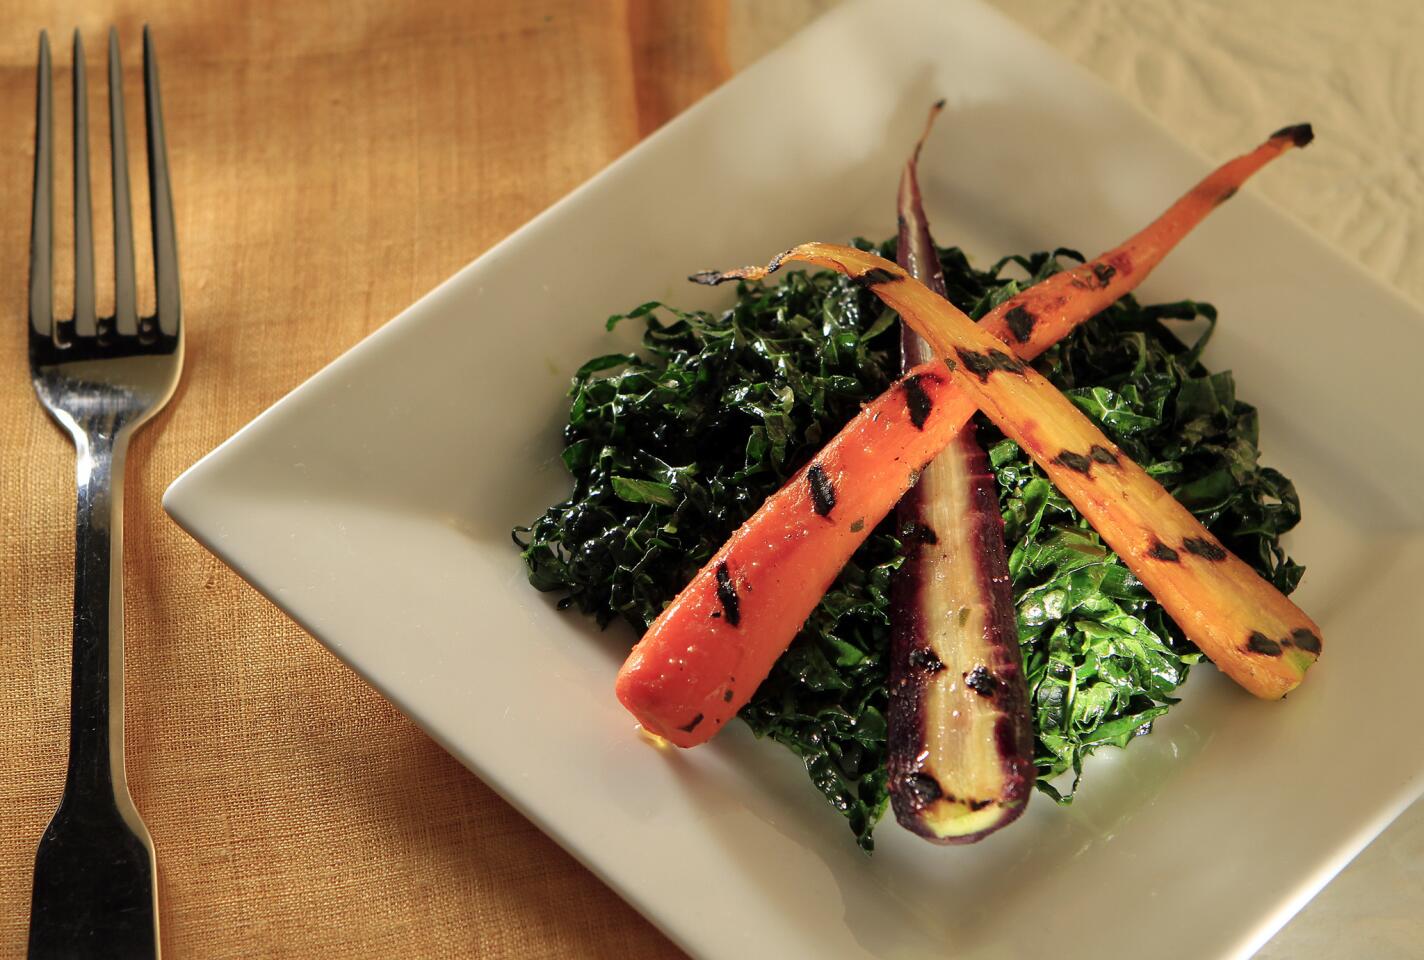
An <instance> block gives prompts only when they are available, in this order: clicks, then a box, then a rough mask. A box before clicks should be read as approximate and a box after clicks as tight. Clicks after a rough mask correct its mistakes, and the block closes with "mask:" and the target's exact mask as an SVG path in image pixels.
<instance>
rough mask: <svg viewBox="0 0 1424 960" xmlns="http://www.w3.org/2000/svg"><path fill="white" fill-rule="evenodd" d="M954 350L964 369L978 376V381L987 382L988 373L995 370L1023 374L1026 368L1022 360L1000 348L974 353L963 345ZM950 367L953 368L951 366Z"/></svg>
mask: <svg viewBox="0 0 1424 960" xmlns="http://www.w3.org/2000/svg"><path fill="white" fill-rule="evenodd" d="M954 352H955V353H956V354H958V356H959V360H960V362H961V363H963V364H964V369H966V370H968V371H969V372H970V373H972V374H974V375H975V376H976V377H978V378H979V382H980V383H988V382H989V374H991V373H993V372H994V371H995V370H1002V371H1003V372H1005V373H1016V374H1018V375H1019V376H1023V373H1024V370H1025V369H1027V368H1026V366H1025V364H1024V362H1023V361H1022V360H1020V359H1018V358H1017V357H1011V356H1009V355H1008V354H1007V353H1005V352H1004V351H1002V350H989V351H986V352H985V353H976V352H975V351H973V350H965V349H964V348H963V347H955V348H954ZM951 369H953V368H952V367H951Z"/></svg>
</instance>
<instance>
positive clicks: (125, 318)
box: [109, 27, 138, 337]
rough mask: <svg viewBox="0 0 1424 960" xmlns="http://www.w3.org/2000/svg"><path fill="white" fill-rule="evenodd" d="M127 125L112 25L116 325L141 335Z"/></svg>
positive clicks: (111, 144) (116, 37) (128, 334)
mask: <svg viewBox="0 0 1424 960" xmlns="http://www.w3.org/2000/svg"><path fill="white" fill-rule="evenodd" d="M125 130H126V128H125V124H124V68H123V64H122V63H121V61H120V60H119V31H118V30H117V29H115V28H113V27H110V28H109V154H110V158H111V163H110V169H111V171H112V172H113V180H114V327H115V328H116V329H117V331H118V333H119V335H120V336H126V337H132V336H137V335H138V302H137V295H136V294H135V292H134V291H135V289H136V284H135V282H134V241H133V204H131V203H130V202H129V141H128V134H127V133H126V132H125Z"/></svg>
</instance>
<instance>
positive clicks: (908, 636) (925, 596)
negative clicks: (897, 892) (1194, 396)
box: [885, 101, 1035, 843]
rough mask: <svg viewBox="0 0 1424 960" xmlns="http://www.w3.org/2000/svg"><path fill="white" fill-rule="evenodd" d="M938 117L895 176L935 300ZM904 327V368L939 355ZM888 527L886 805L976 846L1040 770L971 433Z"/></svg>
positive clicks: (992, 518)
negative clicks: (930, 185) (896, 560)
mask: <svg viewBox="0 0 1424 960" xmlns="http://www.w3.org/2000/svg"><path fill="white" fill-rule="evenodd" d="M943 106H944V101H940V102H939V103H937V104H935V105H934V108H933V109H932V110H931V111H930V117H929V121H928V122H927V123H926V124H925V132H924V134H923V135H922V136H921V137H920V141H919V143H917V144H916V145H915V149H914V152H913V153H911V155H910V159H909V160H908V161H907V162H906V164H905V169H904V171H903V172H902V173H901V175H900V192H899V198H898V207H899V223H900V237H899V244H898V245H897V247H896V252H895V260H896V262H897V263H899V265H900V266H901V267H904V268H905V270H906V272H908V273H909V274H910V276H912V277H914V278H915V279H917V280H919V281H920V282H922V283H923V284H924V285H925V286H926V287H928V288H929V289H930V290H932V291H933V292H934V293H935V294H937V295H938V296H941V297H943V296H945V294H946V290H945V285H944V273H943V272H942V270H941V269H940V263H939V254H938V252H937V251H936V249H935V245H934V239H933V237H932V236H931V235H930V228H929V221H928V220H927V219H926V218H925V210H924V203H923V202H922V200H921V198H920V183H919V173H918V166H919V159H920V150H921V148H922V147H923V146H924V141H925V137H927V136H928V135H929V132H930V125H931V124H933V123H934V120H935V117H936V116H937V115H938V114H939V111H940V109H941V108H942V107H943ZM900 326H901V331H900V359H901V365H902V367H903V368H905V369H906V370H909V369H910V368H912V367H915V366H916V365H918V364H921V363H925V362H927V361H929V360H931V359H933V358H934V351H933V349H932V348H931V347H930V345H929V344H928V343H927V342H925V340H924V338H923V337H921V336H920V335H919V334H917V333H916V332H915V331H914V330H913V329H912V328H911V327H910V325H909V324H904V323H902V324H901V325H900ZM895 525H896V528H897V529H899V530H900V531H901V536H902V537H903V538H904V540H905V546H906V553H905V562H904V564H903V565H902V566H901V567H900V569H899V571H897V573H896V576H895V580H894V583H893V585H892V589H891V600H892V601H893V602H892V605H891V613H890V678H889V694H890V698H889V699H890V703H889V710H888V711H887V712H886V717H885V719H886V724H887V729H886V741H887V748H888V749H887V755H886V764H885V765H886V772H887V774H888V782H887V785H888V787H889V791H890V805H891V807H892V808H893V809H894V811H895V819H896V820H898V821H899V822H900V825H901V826H903V827H905V828H906V829H908V830H911V831H913V832H914V833H916V834H918V835H920V836H922V837H924V838H925V839H927V840H931V841H933V842H935V843H973V842H975V841H978V840H982V839H983V838H984V837H986V836H988V835H989V834H991V833H993V832H994V831H995V830H998V829H1000V828H1002V827H1004V826H1007V825H1008V824H1010V823H1012V822H1013V821H1014V820H1015V819H1017V818H1018V816H1019V815H1020V814H1021V813H1023V810H1024V807H1025V806H1026V805H1027V804H1028V797H1029V794H1030V793H1031V792H1032V787H1033V781H1034V776H1035V768H1034V759H1033V718H1032V717H1031V716H1030V714H1029V709H1028V684H1027V682H1026V680H1025V678H1024V673H1023V656H1022V654H1021V653H1020V651H1019V634H1018V621H1017V618H1016V614H1015V611H1014V596H1013V589H1012V582H1011V580H1010V579H1009V563H1008V556H1007V552H1006V551H1005V549H1004V518H1003V515H1002V514H1001V513H1000V512H999V493H998V485H997V483H996V482H995V479H994V474H993V472H992V471H991V470H990V469H989V457H988V455H987V454H985V452H984V447H983V446H982V445H981V444H980V443H979V438H978V436H977V435H976V431H975V429H974V427H973V426H972V425H970V426H969V427H967V428H966V429H963V430H960V431H959V433H958V434H957V435H956V436H955V437H954V439H953V440H951V441H950V442H949V445H948V446H946V447H945V448H944V449H943V450H941V451H940V452H939V455H938V456H936V457H935V458H934V459H933V460H931V461H930V462H929V463H927V464H926V465H925V468H924V470H923V471H922V472H921V474H920V480H919V482H918V483H916V484H915V486H914V488H913V489H911V490H910V491H909V492H908V493H907V494H905V498H904V499H903V500H901V501H900V505H899V507H898V508H897V509H896V515H895Z"/></svg>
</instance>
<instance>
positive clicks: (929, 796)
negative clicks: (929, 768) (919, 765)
mask: <svg viewBox="0 0 1424 960" xmlns="http://www.w3.org/2000/svg"><path fill="white" fill-rule="evenodd" d="M900 783H901V785H902V786H903V787H904V789H905V795H906V796H907V797H909V799H910V806H912V807H914V808H915V809H916V810H920V809H923V808H925V807H928V806H929V805H930V804H932V803H934V802H935V801H936V800H938V799H939V798H940V797H942V796H944V791H943V790H942V789H941V788H940V785H939V781H938V780H936V779H935V778H934V777H932V776H930V775H929V774H927V773H911V774H909V775H907V776H906V777H905V778H904V779H903V780H901V781H900Z"/></svg>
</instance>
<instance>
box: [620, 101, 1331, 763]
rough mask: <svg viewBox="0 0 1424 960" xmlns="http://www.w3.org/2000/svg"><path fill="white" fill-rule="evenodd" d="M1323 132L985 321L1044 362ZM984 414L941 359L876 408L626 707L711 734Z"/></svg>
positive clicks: (734, 560) (716, 560)
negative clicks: (1269, 169)
mask: <svg viewBox="0 0 1424 960" xmlns="http://www.w3.org/2000/svg"><path fill="white" fill-rule="evenodd" d="M1311 137H1312V134H1311V130H1310V127H1309V125H1308V124H1300V125H1298V126H1294V127H1287V128H1285V129H1282V130H1279V131H1277V132H1276V133H1275V134H1272V136H1271V137H1270V138H1269V139H1268V140H1267V141H1266V142H1265V143H1263V144H1261V145H1260V146H1259V147H1257V148H1256V149H1255V150H1253V151H1252V152H1250V153H1248V154H1244V155H1242V156H1240V157H1237V158H1235V159H1234V160H1231V161H1229V162H1227V163H1226V164H1224V165H1222V166H1221V167H1219V168H1217V169H1216V170H1215V171H1213V172H1212V173H1211V174H1209V175H1208V176H1207V177H1206V178H1204V179H1203V180H1202V181H1201V182H1200V183H1198V184H1197V185H1196V186H1194V187H1193V188H1192V189H1191V190H1190V191H1188V192H1187V193H1186V194H1185V195H1184V196H1182V197H1181V198H1180V199H1178V200H1177V201H1176V202H1175V203H1174V204H1172V206H1171V207H1169V208H1168V209H1167V210H1166V212H1164V213H1163V214H1162V215H1161V216H1160V217H1158V218H1157V219H1156V220H1155V221H1153V222H1152V223H1151V224H1150V225H1148V226H1147V227H1146V228H1145V229H1144V230H1142V231H1141V232H1140V233H1138V234H1136V235H1135V236H1133V237H1131V238H1130V239H1129V240H1127V241H1126V242H1125V243H1124V244H1122V245H1121V246H1119V247H1116V248H1114V249H1112V250H1109V251H1108V252H1106V253H1104V254H1102V255H1101V256H1099V257H1097V258H1095V259H1094V260H1092V261H1090V262H1089V263H1087V264H1084V265H1082V266H1080V267H1076V268H1074V269H1072V270H1068V271H1064V272H1062V273H1059V274H1055V275H1054V276H1052V277H1050V278H1048V279H1047V280H1045V281H1043V282H1042V283H1040V284H1037V285H1035V286H1034V287H1032V288H1030V289H1029V290H1026V291H1024V292H1023V293H1021V294H1018V295H1017V296H1015V297H1012V298H1011V299H1009V300H1007V301H1005V302H1004V303H1003V304H1001V305H1000V306H999V307H998V308H996V309H995V310H993V311H992V312H990V313H989V314H987V315H986V316H985V317H984V318H983V319H982V320H981V321H980V325H981V326H983V327H984V329H985V330H986V331H988V332H989V333H991V334H993V335H994V336H996V337H1000V338H1001V339H1003V340H1005V341H1006V342H1007V343H1008V344H1009V347H1010V349H1011V350H1012V351H1013V352H1014V353H1015V354H1016V355H1017V356H1019V357H1022V358H1024V359H1032V358H1033V357H1035V356H1037V355H1038V354H1039V353H1042V352H1043V351H1044V350H1045V349H1047V348H1048V347H1050V346H1052V345H1053V344H1054V343H1056V342H1057V341H1058V340H1059V339H1061V338H1062V337H1064V336H1066V335H1067V334H1068V333H1069V332H1070V331H1071V330H1072V329H1073V328H1074V327H1075V326H1076V325H1077V324H1079V323H1081V322H1083V321H1084V320H1087V319H1088V318H1089V317H1091V316H1093V315H1094V314H1096V313H1098V312H1099V311H1100V310H1102V309H1103V308H1105V307H1107V306H1108V305H1110V304H1111V303H1112V302H1113V301H1115V300H1117V299H1118V298H1119V297H1121V296H1123V295H1124V294H1126V293H1128V292H1129V291H1131V290H1132V289H1133V288H1134V287H1136V286H1137V284H1138V283H1140V282H1141V281H1142V279H1143V278H1144V277H1146V276H1147V274H1148V273H1150V272H1151V270H1152V269H1153V268H1154V267H1156V265H1157V264H1158V263H1160V262H1161V260H1162V258H1163V257H1164V256H1166V254H1167V253H1168V251H1170V250H1171V249H1172V247H1174V246H1175V245H1176V244H1177V243H1178V242H1180V241H1181V239H1182V238H1183V237H1184V236H1186V235H1187V233H1189V232H1190V231H1191V230H1192V228H1193V227H1195V226H1196V225H1197V224H1198V223H1200V222H1201V220H1202V219H1203V218H1205V217H1206V215H1207V214H1209V213H1210V212H1211V211H1212V210H1214V209H1215V208H1216V207H1217V206H1218V205H1220V204H1221V203H1222V202H1224V201H1225V200H1227V199H1229V198H1230V197H1231V196H1232V195H1233V194H1234V193H1235V192H1236V191H1237V189H1238V188H1239V187H1240V185H1241V184H1242V183H1243V182H1245V181H1246V180H1247V179H1248V178H1249V177H1250V176H1251V175H1252V174H1253V173H1255V172H1256V171H1257V170H1259V169H1260V168H1261V167H1263V166H1264V165H1265V164H1267V163H1269V162H1270V161H1271V160H1273V159H1275V158H1276V157H1278V156H1280V155H1281V154H1282V153H1284V152H1285V151H1286V150H1289V149H1290V148H1292V147H1300V146H1305V145H1306V144H1307V143H1309V142H1310V140H1311ZM776 265H779V261H774V262H773V264H772V268H773V269H774V267H775V266H776ZM694 279H697V280H700V281H702V282H718V281H719V280H721V279H727V278H726V277H724V276H723V275H721V274H712V273H709V274H700V275H697V276H696V277H694ZM976 409H977V408H976V407H975V405H974V402H973V401H971V400H969V399H967V398H966V397H965V396H964V395H962V394H961V393H960V392H959V391H958V390H955V389H954V388H953V387H952V385H951V380H950V374H949V371H948V370H947V369H946V367H945V366H944V364H943V363H941V362H940V361H938V360H936V361H933V362H931V363H927V364H923V365H921V366H919V367H917V368H915V370H913V371H912V372H911V373H910V374H908V375H907V376H905V377H903V378H901V380H900V381H899V382H898V383H896V384H895V385H894V386H893V387H891V388H890V390H888V391H886V393H884V394H882V395H881V396H880V397H879V398H877V399H876V400H875V401H874V402H872V403H870V404H869V405H867V406H866V407H865V409H863V410H862V411H861V413H860V414H859V415H857V416H856V417H855V418H854V419H852V420H851V421H850V423H848V424H847V425H846V426H845V428H844V429H842V430H841V432H840V433H838V434H837V435H836V436H835V437H834V438H833V439H832V440H831V441H830V443H828V444H827V445H826V446H825V448H824V449H823V450H822V451H821V453H820V454H819V455H818V456H817V457H816V458H815V459H814V460H812V461H811V462H810V463H808V464H807V465H806V466H805V467H803V468H802V469H801V470H800V471H798V472H797V473H796V474H795V475H794V476H793V477H791V478H790V479H789V480H788V481H787V483H786V485H785V486H784V487H782V489H781V490H779V491H778V492H777V493H776V494H774V495H773V496H771V497H770V498H768V499H767V501H766V503H764V504H763V505H762V507H761V509H759V510H758V511H757V512H756V514H754V515H753V516H752V517H751V518H750V519H749V520H748V521H747V522H746V523H745V524H743V525H742V526H741V527H740V528H739V529H738V530H737V531H736V532H735V533H733V534H732V536H731V538H730V539H729V540H728V541H727V543H726V544H725V545H723V547H722V548H721V549H720V550H719V551H718V552H717V553H716V555H714V556H713V558H712V559H711V560H710V561H708V563H707V564H706V566H704V567H703V568H702V570H700V571H699V572H698V573H697V575H696V576H694V577H693V579H692V580H691V581H690V582H689V583H688V585H687V586H686V587H685V588H684V589H683V591H682V593H680V594H679V595H678V596H677V597H676V598H675V599H674V600H673V602H672V603H671V604H670V605H669V606H668V607H667V608H666V609H665V610H664V611H663V612H662V614H661V615H660V616H659V617H658V619H657V620H656V621H655V622H654V623H653V625H652V626H651V627H649V628H648V631H647V632H646V633H645V634H644V635H643V638H642V640H641V641H640V642H639V643H638V645H637V646H636V647H635V648H634V650H633V652H632V653H631V654H630V656H629V657H628V660H627V662H626V663H624V665H623V668H622V669H621V670H620V671H619V674H618V682H617V694H618V698H619V700H620V701H621V702H622V703H623V705H624V706H625V707H627V708H628V710H629V711H630V712H632V713H633V715H634V716H635V717H636V718H637V719H638V720H639V722H640V723H641V724H642V725H643V726H644V727H645V728H646V729H648V730H649V731H650V732H652V733H655V734H658V735H660V736H662V737H665V738H667V739H668V740H670V741H671V742H673V743H675V744H677V745H678V746H682V747H690V746H695V745H697V744H699V743H703V742H705V741H706V740H708V739H709V738H710V737H711V736H713V735H714V734H715V733H716V732H717V731H718V730H720V729H721V728H722V726H724V725H725V723H726V722H727V720H729V719H730V718H731V717H732V716H733V715H735V714H736V712H737V711H738V710H740V709H741V707H742V706H743V705H744V704H745V703H746V702H747V700H749V699H750V698H751V695H752V693H753V692H754V691H755V689H756V687H757V686H758V685H759V684H760V683H761V681H762V680H764V679H766V676H767V674H768V673H769V672H770V671H771V667H772V664H774V663H775V662H776V659H777V658H778V657H779V656H780V655H781V654H782V652H783V651H785V649H786V647H787V646H788V645H789V644H790V643H791V640H792V639H793V638H794V637H795V635H796V632H797V631H798V630H799V629H800V627H801V624H802V623H804V622H805V619H806V617H807V616H809V615H810V613H811V611H812V610H813V609H814V608H815V605H816V603H817V602H818V601H819V600H820V597H821V595H822V594H823V593H824V592H825V590H826V588H827V587H829V586H830V584H831V582H832V581H833V580H834V579H835V577H836V575H837V574H838V573H839V572H840V569H841V568H842V567H843V566H844V565H845V563H846V561H847V560H849V559H850V556H851V554H852V553H854V552H855V550H856V548H858V547H859V546H860V544H861V543H862V542H863V541H864V540H865V537H866V536H867V535H869V533H870V531H871V530H872V529H873V528H874V527H875V526H876V524H878V523H879V522H880V521H881V520H882V519H883V518H884V517H885V515H886V514H887V513H889V512H890V510H891V509H892V508H893V507H894V506H895V504H896V503H897V502H898V501H899V500H900V498H901V497H902V496H903V495H904V493H905V491H906V490H908V489H909V488H910V486H911V485H912V484H913V483H914V480H915V478H916V476H917V475H918V472H919V470H920V469H921V468H922V467H923V466H924V464H925V463H927V462H928V461H929V460H930V459H931V458H932V457H934V455H935V454H937V453H938V452H939V451H940V450H942V449H943V448H944V446H945V445H946V444H947V443H949V441H950V440H951V439H952V438H953V437H954V436H955V435H956V434H957V433H958V432H959V430H960V429H961V428H962V427H963V426H964V424H965V423H966V422H968V420H969V418H970V417H972V416H973V414H974V412H975V410H976Z"/></svg>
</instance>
